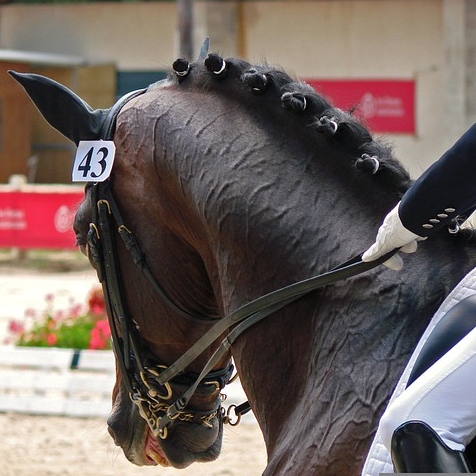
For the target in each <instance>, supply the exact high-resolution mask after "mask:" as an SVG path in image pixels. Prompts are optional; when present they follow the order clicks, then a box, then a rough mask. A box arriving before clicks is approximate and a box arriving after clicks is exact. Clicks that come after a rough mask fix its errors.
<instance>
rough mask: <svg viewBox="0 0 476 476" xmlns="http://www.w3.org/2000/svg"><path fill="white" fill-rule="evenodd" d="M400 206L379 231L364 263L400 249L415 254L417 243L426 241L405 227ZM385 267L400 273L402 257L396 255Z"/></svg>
mask: <svg viewBox="0 0 476 476" xmlns="http://www.w3.org/2000/svg"><path fill="white" fill-rule="evenodd" d="M399 205H400V203H398V205H397V206H396V207H395V208H394V209H393V210H392V211H391V212H390V213H389V214H388V215H387V216H386V217H385V220H384V221H383V223H382V225H381V226H380V228H379V230H378V233H377V238H376V239H375V243H374V244H373V245H372V246H371V247H370V248H369V249H368V250H367V251H366V252H365V253H364V254H363V255H362V261H373V260H376V259H377V258H380V257H381V256H383V255H384V254H386V253H389V252H390V251H392V250H394V249H395V248H400V251H402V252H403V253H414V252H415V251H416V250H417V241H421V240H425V239H426V237H425V238H423V237H421V236H418V235H416V234H415V233H412V232H411V231H410V230H407V229H406V228H405V227H404V226H403V223H402V221H401V220H400V216H399V215H398V207H399ZM384 265H385V266H387V267H388V268H390V269H393V270H395V271H399V270H401V269H402V268H403V260H402V257H401V256H400V255H399V254H398V253H396V254H394V255H393V256H392V257H391V258H389V259H388V260H387V261H385V263H384Z"/></svg>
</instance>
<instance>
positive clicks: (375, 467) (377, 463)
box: [362, 269, 476, 476]
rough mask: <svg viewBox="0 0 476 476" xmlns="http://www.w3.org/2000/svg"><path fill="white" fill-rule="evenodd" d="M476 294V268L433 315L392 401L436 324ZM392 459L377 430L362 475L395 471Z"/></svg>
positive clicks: (375, 475)
mask: <svg viewBox="0 0 476 476" xmlns="http://www.w3.org/2000/svg"><path fill="white" fill-rule="evenodd" d="M474 294H476V269H474V270H473V271H471V272H470V273H469V274H468V275H467V276H466V277H464V278H463V279H462V280H461V281H460V283H459V284H458V285H457V286H456V288H455V289H453V291H451V293H450V294H449V295H448V297H447V298H446V299H445V300H444V301H443V303H442V304H441V306H440V308H439V309H438V311H437V312H436V314H435V315H434V316H433V318H432V320H431V321H430V324H429V326H428V328H427V329H426V331H425V333H424V334H423V336H422V338H421V339H420V342H418V345H417V346H416V348H415V351H414V352H413V355H412V356H411V358H410V360H409V362H408V364H407V366H406V368H405V370H404V371H403V374H402V376H401V377H400V380H399V382H398V384H397V386H396V388H395V391H394V392H393V395H392V397H391V399H390V401H392V400H394V399H395V398H396V397H398V395H400V394H401V393H402V392H403V390H405V388H406V385H407V381H408V377H409V376H410V373H411V371H412V369H413V365H414V364H415V361H416V359H417V357H418V355H419V353H420V350H421V348H422V347H423V344H424V343H425V342H426V340H427V339H428V336H429V335H430V334H431V332H432V330H433V329H434V328H435V326H436V324H437V323H438V322H439V321H440V319H441V318H442V317H443V316H444V315H445V314H446V313H447V312H448V311H449V310H450V309H451V308H452V307H453V306H454V305H455V304H456V303H458V302H459V301H461V300H462V299H464V298H467V297H469V296H472V295H474ZM393 472H394V471H393V465H392V460H391V458H390V453H389V452H388V451H387V449H386V448H385V446H384V445H383V444H382V442H381V439H380V435H379V431H377V433H376V435H375V438H374V441H373V442H372V445H371V447H370V450H369V454H368V455H367V459H366V461H365V464H364V467H363V469H362V476H379V474H380V473H393Z"/></svg>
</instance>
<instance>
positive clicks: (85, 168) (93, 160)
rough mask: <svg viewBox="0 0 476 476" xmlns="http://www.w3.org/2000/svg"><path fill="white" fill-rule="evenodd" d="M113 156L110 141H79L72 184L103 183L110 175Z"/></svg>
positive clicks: (114, 150) (113, 147)
mask: <svg viewBox="0 0 476 476" xmlns="http://www.w3.org/2000/svg"><path fill="white" fill-rule="evenodd" d="M115 154H116V146H115V145H114V142H112V141H108V140H82V141H80V142H79V145H78V149H77V151H76V156H75V158H74V165H73V173H72V174H71V176H72V180H73V182H103V181H104V180H106V179H107V178H108V177H109V175H111V170H112V164H113V163H114V156H115Z"/></svg>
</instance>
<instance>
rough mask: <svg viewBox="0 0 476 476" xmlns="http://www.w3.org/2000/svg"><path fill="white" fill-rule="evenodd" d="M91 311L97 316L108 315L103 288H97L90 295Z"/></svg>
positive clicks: (89, 304)
mask: <svg viewBox="0 0 476 476" xmlns="http://www.w3.org/2000/svg"><path fill="white" fill-rule="evenodd" d="M88 306H89V311H90V312H91V313H92V314H94V315H96V316H104V314H105V313H106V304H105V303H104V295H103V292H102V288H100V287H96V288H94V289H93V290H92V291H91V293H90V294H89V299H88Z"/></svg>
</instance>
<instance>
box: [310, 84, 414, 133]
mask: <svg viewBox="0 0 476 476" xmlns="http://www.w3.org/2000/svg"><path fill="white" fill-rule="evenodd" d="M305 81H306V82H307V83H308V84H309V85H310V86H312V87H313V88H314V89H315V90H316V91H317V92H318V93H320V94H323V95H324V96H326V97H327V98H329V99H330V101H331V102H332V103H333V104H334V105H335V106H336V107H338V108H340V109H343V110H344V111H349V110H354V114H356V115H357V116H359V117H361V118H363V119H364V121H365V122H366V124H367V125H368V127H369V128H370V129H371V130H372V131H374V132H390V133H405V134H413V133H414V132H415V81H413V80H399V79H394V80H320V79H306V80H305Z"/></svg>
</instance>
